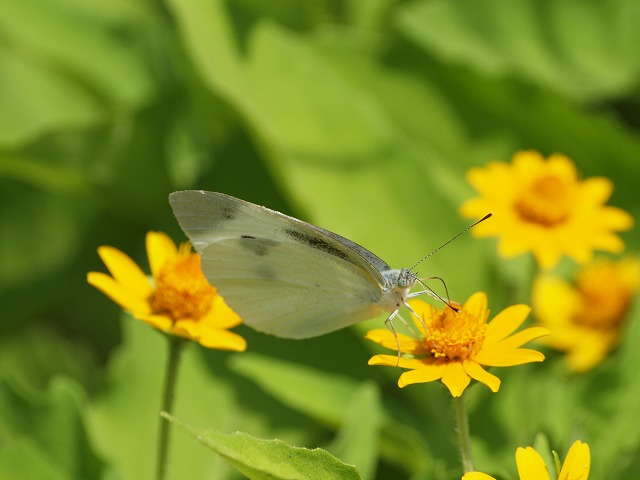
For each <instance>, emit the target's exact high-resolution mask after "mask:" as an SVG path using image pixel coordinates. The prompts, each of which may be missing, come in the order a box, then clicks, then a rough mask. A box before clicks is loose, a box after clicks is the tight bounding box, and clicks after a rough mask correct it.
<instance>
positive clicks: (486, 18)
mask: <svg viewBox="0 0 640 480" xmlns="http://www.w3.org/2000/svg"><path fill="white" fill-rule="evenodd" d="M639 21H640V11H639V10H638V8H637V5H634V2H628V1H611V2H587V3H585V2H576V1H574V0H544V1H540V0H488V1H483V2H474V1H473V0H463V1H450V0H437V1H429V2H427V1H415V2H412V3H410V4H408V5H407V6H405V7H404V8H403V9H402V10H401V11H400V12H399V15H398V23H399V25H400V27H401V28H402V29H403V30H404V31H405V32H406V33H407V35H408V36H410V37H411V38H412V39H414V40H415V41H416V42H417V43H419V44H420V45H421V46H422V47H423V48H425V49H427V50H428V51H429V52H431V53H433V54H434V55H436V56H439V57H441V58H442V59H443V60H445V61H447V62H451V63H457V64H461V65H466V66H469V67H471V68H473V69H476V70H478V71H479V72H481V73H483V74H487V75H490V76H492V77H497V78H499V77H507V76H517V77H519V78H521V79H523V80H525V81H530V82H534V83H536V84H538V85H541V86H543V87H548V88H551V89H553V90H555V91H557V92H561V93H563V94H566V95H569V96H571V97H574V98H577V99H597V98H602V97H612V96H613V97H615V96H617V95H621V94H625V93H627V92H629V91H631V89H632V88H634V85H637V83H638V67H639V66H640V58H639V57H638V55H637V45H638V43H640V32H639V31H638V29H637V28H634V27H632V25H637V23H638V22H639Z"/></svg>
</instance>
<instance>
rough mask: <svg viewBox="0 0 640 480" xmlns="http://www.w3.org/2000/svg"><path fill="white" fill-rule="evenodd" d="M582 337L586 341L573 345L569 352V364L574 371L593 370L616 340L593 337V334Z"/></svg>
mask: <svg viewBox="0 0 640 480" xmlns="http://www.w3.org/2000/svg"><path fill="white" fill-rule="evenodd" d="M588 337H592V338H591V339H589V338H588ZM581 338H582V339H584V341H583V342H580V343H576V344H575V345H571V346H570V349H569V352H568V354H567V365H568V366H569V369H570V370H571V371H573V372H586V371H587V370H591V369H592V368H593V367H595V366H596V365H598V364H599V363H600V362H602V360H604V358H605V357H606V356H607V353H609V350H610V349H611V348H612V346H613V345H614V341H612V340H611V339H607V338H593V336H592V335H583V336H582V337H581ZM589 340H590V341H589Z"/></svg>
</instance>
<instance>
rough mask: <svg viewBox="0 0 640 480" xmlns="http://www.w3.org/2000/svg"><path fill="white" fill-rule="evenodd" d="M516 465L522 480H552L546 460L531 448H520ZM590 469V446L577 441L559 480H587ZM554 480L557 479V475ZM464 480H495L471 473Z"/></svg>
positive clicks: (484, 474)
mask: <svg viewBox="0 0 640 480" xmlns="http://www.w3.org/2000/svg"><path fill="white" fill-rule="evenodd" d="M516 464H517V465H518V476H519V477H520V480H551V476H550V475H549V470H547V466H546V465H545V463H544V460H543V459H542V457H541V456H540V454H539V453H538V452H536V451H535V450H534V449H533V448H531V447H527V448H522V447H519V448H518V449H517V450H516ZM590 468H591V452H590V451H589V445H587V444H586V443H583V442H581V441H580V440H576V441H575V442H574V443H573V445H571V448H570V449H569V453H567V458H566V459H565V460H564V464H563V465H562V470H560V475H559V476H558V480H587V479H588V478H589V470H590ZM553 478H554V479H555V478H556V477H555V475H554V477H553ZM462 480H495V478H493V477H492V476H490V475H487V474H486V473H480V472H469V473H465V474H464V476H463V477H462Z"/></svg>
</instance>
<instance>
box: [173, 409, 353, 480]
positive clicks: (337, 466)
mask: <svg viewBox="0 0 640 480" xmlns="http://www.w3.org/2000/svg"><path fill="white" fill-rule="evenodd" d="M165 418H167V419H168V420H170V421H171V422H173V423H175V424H177V425H179V426H180V427H181V428H183V429H184V430H185V431H186V432H187V433H189V434H190V435H191V436H192V437H194V438H195V439H196V440H198V441H199V442H201V443H203V444H204V445H206V446H207V447H209V448H211V449H212V450H213V451H215V452H216V453H218V454H219V455H221V456H222V457H223V458H224V459H225V460H226V461H227V462H229V463H230V464H231V465H233V466H234V467H235V468H236V469H238V470H239V471H240V472H242V473H243V474H244V475H246V476H247V477H248V478H250V479H251V480H267V479H277V480H325V479H326V480H335V479H338V478H339V479H341V480H342V479H344V480H349V479H353V480H357V479H361V478H362V477H361V476H360V475H359V474H358V470H357V469H356V468H355V467H354V466H352V465H347V464H346V463H343V462H341V461H340V460H338V459H337V458H335V457H333V456H332V455H330V454H329V453H328V452H326V451H325V450H321V449H319V448H318V449H315V450H309V449H307V448H301V447H294V446H291V445H287V444H286V443H285V442H283V441H282V440H262V439H258V438H255V437H253V436H251V435H249V434H247V433H242V432H237V433H234V434H224V433H219V432H216V431H213V430H204V431H203V430H199V429H196V428H194V427H191V426H189V425H187V424H185V423H182V422H181V421H179V420H177V419H176V417H172V416H169V415H165Z"/></svg>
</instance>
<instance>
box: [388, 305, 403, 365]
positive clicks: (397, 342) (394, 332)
mask: <svg viewBox="0 0 640 480" xmlns="http://www.w3.org/2000/svg"><path fill="white" fill-rule="evenodd" d="M399 312H400V307H396V309H395V310H394V311H393V312H391V315H389V316H388V317H387V319H386V320H385V321H384V324H385V326H386V327H387V328H388V329H389V330H391V333H392V334H393V338H395V339H396V345H397V346H398V361H397V362H396V367H397V366H398V364H399V363H400V355H401V354H402V352H401V351H400V340H398V334H397V333H396V329H395V328H393V319H394V318H395V317H396V315H398V313H399ZM400 318H402V317H400Z"/></svg>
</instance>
